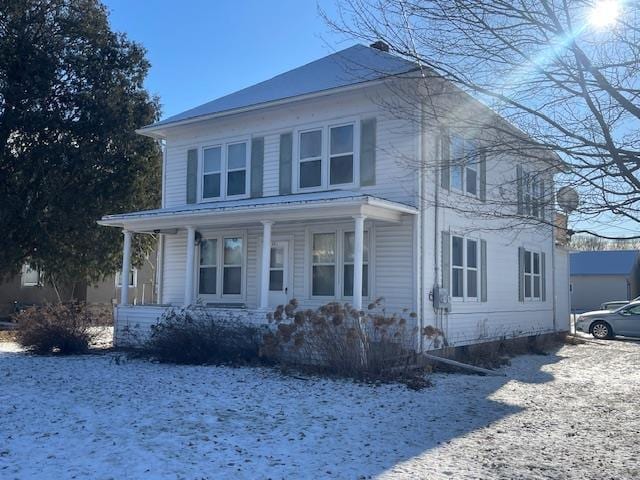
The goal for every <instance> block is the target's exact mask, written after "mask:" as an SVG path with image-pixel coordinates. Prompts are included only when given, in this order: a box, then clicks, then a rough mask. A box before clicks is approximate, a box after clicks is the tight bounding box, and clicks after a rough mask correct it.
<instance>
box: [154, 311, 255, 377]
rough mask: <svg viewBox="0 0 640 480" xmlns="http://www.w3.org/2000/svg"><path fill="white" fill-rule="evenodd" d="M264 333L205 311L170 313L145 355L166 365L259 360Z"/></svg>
mask: <svg viewBox="0 0 640 480" xmlns="http://www.w3.org/2000/svg"><path fill="white" fill-rule="evenodd" d="M260 338H261V335H260V330H259V329H258V328H257V327H255V326H251V325H246V324H243V323H242V321H241V320H240V319H239V318H228V317H224V318H221V317H215V316H214V315H212V314H211V313H210V312H209V311H207V310H206V309H204V308H190V309H173V310H169V311H167V312H166V313H165V314H164V315H163V316H162V318H161V319H160V321H159V322H158V324H156V325H154V326H153V327H152V329H151V335H150V337H149V338H148V340H147V341H146V342H144V343H143V346H142V353H144V354H146V355H149V356H151V357H152V358H154V359H156V360H158V361H160V362H166V363H177V364H192V365H200V364H217V363H237V362H249V361H254V360H257V359H258V358H259V355H258V353H259V349H260Z"/></svg>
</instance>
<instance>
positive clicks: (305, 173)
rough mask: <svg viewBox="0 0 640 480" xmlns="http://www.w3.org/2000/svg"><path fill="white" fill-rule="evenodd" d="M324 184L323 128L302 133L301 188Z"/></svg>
mask: <svg viewBox="0 0 640 480" xmlns="http://www.w3.org/2000/svg"><path fill="white" fill-rule="evenodd" d="M321 185H322V130H312V131H310V132H302V133H301V134H300V188H312V187H319V186H321Z"/></svg>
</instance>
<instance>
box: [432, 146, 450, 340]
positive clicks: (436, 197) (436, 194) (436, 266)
mask: <svg viewBox="0 0 640 480" xmlns="http://www.w3.org/2000/svg"><path fill="white" fill-rule="evenodd" d="M435 138H436V141H435V142H434V153H435V155H434V163H435V165H434V167H435V168H434V170H433V171H434V175H433V291H434V292H435V289H436V287H437V286H438V285H439V284H440V280H439V278H440V261H439V258H438V241H439V238H440V235H439V233H440V232H439V230H440V221H439V220H440V219H439V217H440V208H439V204H440V175H442V171H441V169H440V163H441V162H442V159H440V153H441V152H442V145H441V142H442V136H441V135H436V136H435ZM440 248H442V246H440ZM441 310H442V309H440V310H438V311H435V310H434V312H435V316H436V325H435V327H436V328H440V329H441V330H444V322H443V320H442V315H443V313H442V311H441ZM438 323H439V325H438ZM443 333H444V331H443ZM447 333H448V332H447ZM445 338H446V335H445Z"/></svg>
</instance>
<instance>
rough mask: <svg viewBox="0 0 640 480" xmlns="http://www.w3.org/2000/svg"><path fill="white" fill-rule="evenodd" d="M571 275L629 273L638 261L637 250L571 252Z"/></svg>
mask: <svg viewBox="0 0 640 480" xmlns="http://www.w3.org/2000/svg"><path fill="white" fill-rule="evenodd" d="M570 262H571V275H629V274H630V273H631V272H632V270H633V269H634V267H635V266H636V264H637V262H638V251H637V250H603V251H598V252H574V253H571V260H570Z"/></svg>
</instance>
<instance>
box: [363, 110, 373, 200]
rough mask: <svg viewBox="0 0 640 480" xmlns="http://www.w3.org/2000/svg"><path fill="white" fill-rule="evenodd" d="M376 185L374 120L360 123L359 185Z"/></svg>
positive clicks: (370, 119)
mask: <svg viewBox="0 0 640 480" xmlns="http://www.w3.org/2000/svg"><path fill="white" fill-rule="evenodd" d="M375 184H376V119H375V118H369V119H367V120H363V121H362V122H360V185H361V186H363V187H365V186H368V185H375Z"/></svg>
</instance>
